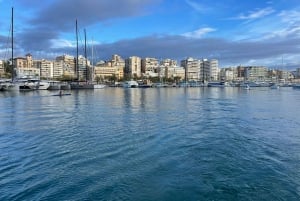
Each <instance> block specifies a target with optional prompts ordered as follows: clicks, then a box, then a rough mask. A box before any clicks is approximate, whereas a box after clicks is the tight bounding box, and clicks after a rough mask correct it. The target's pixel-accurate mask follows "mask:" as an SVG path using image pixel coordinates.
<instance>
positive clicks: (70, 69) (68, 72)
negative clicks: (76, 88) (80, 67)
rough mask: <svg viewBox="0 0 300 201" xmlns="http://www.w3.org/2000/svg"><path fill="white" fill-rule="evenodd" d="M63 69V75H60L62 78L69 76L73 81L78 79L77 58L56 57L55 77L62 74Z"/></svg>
mask: <svg viewBox="0 0 300 201" xmlns="http://www.w3.org/2000/svg"><path fill="white" fill-rule="evenodd" d="M61 67H62V71H63V74H62V75H60V77H61V76H68V77H70V78H73V79H75V78H77V72H76V69H75V67H76V66H75V57H73V56H71V55H66V54H64V55H61V56H58V57H56V59H55V62H54V72H53V74H54V75H53V76H54V77H57V76H58V75H59V74H60V72H61V69H60V68H61Z"/></svg>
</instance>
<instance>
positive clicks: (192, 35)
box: [182, 27, 216, 38]
mask: <svg viewBox="0 0 300 201" xmlns="http://www.w3.org/2000/svg"><path fill="white" fill-rule="evenodd" d="M214 31H216V29H213V28H210V27H205V28H200V29H197V30H195V31H192V32H187V33H184V34H182V35H183V36H185V37H189V38H202V37H203V36H204V35H206V34H207V33H210V32H214Z"/></svg>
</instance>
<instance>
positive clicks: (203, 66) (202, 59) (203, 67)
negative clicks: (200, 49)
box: [202, 58, 205, 86]
mask: <svg viewBox="0 0 300 201" xmlns="http://www.w3.org/2000/svg"><path fill="white" fill-rule="evenodd" d="M202 66H203V68H202V79H203V80H202V83H203V86H204V83H205V81H204V59H203V58H202Z"/></svg>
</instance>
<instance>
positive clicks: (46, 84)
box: [38, 80, 50, 90]
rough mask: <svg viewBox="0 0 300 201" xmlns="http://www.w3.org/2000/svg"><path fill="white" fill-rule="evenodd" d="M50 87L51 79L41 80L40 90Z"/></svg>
mask: <svg viewBox="0 0 300 201" xmlns="http://www.w3.org/2000/svg"><path fill="white" fill-rule="evenodd" d="M49 87H50V81H48V80H40V81H39V88H38V89H39V90H47V89H48V88H49Z"/></svg>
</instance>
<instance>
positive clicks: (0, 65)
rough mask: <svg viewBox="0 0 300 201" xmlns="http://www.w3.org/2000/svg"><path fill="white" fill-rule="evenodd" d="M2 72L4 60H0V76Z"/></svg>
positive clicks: (3, 72) (3, 71)
mask: <svg viewBox="0 0 300 201" xmlns="http://www.w3.org/2000/svg"><path fill="white" fill-rule="evenodd" d="M4 74H5V69H4V62H3V61H2V60H0V77H3V75H4Z"/></svg>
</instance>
